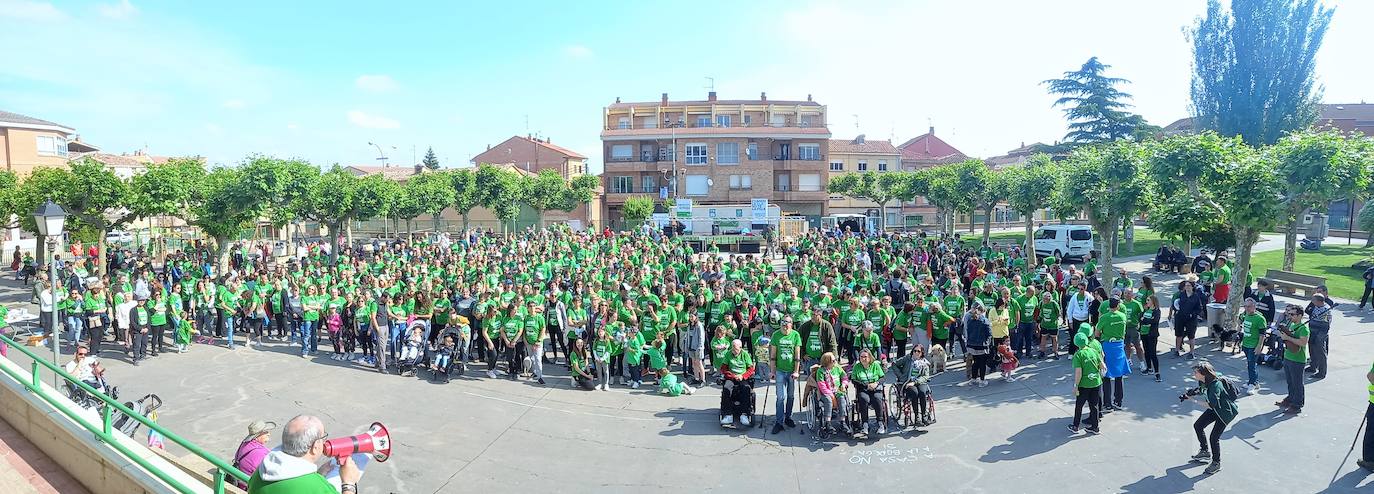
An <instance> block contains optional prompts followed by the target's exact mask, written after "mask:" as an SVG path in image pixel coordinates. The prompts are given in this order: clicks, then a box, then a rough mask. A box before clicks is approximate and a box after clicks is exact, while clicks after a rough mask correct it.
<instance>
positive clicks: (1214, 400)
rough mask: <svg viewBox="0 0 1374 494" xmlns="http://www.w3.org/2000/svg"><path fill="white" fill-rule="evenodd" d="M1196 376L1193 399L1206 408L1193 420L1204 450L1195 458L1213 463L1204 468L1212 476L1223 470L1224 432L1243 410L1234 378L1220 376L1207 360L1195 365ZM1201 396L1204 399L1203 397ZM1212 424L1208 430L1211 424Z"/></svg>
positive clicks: (1195, 460) (1200, 446)
mask: <svg viewBox="0 0 1374 494" xmlns="http://www.w3.org/2000/svg"><path fill="white" fill-rule="evenodd" d="M1193 379H1197V381H1198V389H1197V390H1196V391H1198V392H1196V393H1190V395H1191V397H1192V398H1193V401H1195V402H1197V403H1198V404H1200V405H1202V406H1203V408H1205V409H1206V410H1205V411H1203V412H1202V416H1200V417H1198V418H1197V421H1195V422H1193V432H1195V433H1196V434H1197V442H1198V446H1199V448H1200V449H1198V452H1197V454H1195V455H1193V461H1194V462H1198V463H1203V462H1210V463H1208V465H1207V469H1206V470H1204V471H1203V473H1206V474H1207V475H1211V474H1214V473H1217V472H1219V471H1221V432H1222V431H1223V430H1225V429H1226V426H1227V425H1229V424H1230V423H1231V421H1233V420H1235V418H1236V414H1237V413H1239V409H1237V408H1236V398H1237V397H1238V396H1239V395H1238V394H1237V393H1236V388H1235V385H1233V384H1231V381H1230V380H1227V379H1226V378H1223V377H1221V376H1218V375H1217V371H1216V369H1213V368H1212V364H1211V363H1210V362H1207V361H1202V362H1198V363H1197V365H1194V366H1193ZM1199 398H1201V399H1199ZM1209 425H1210V426H1212V430H1211V432H1207V430H1206V429H1207V426H1209Z"/></svg>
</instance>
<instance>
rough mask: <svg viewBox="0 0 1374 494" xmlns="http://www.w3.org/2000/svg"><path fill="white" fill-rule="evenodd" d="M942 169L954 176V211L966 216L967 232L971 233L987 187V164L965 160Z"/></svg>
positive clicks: (974, 160)
mask: <svg viewBox="0 0 1374 494" xmlns="http://www.w3.org/2000/svg"><path fill="white" fill-rule="evenodd" d="M943 167H945V168H949V169H950V170H951V173H952V174H953V175H954V184H953V186H954V191H953V192H954V194H953V200H954V206H953V207H954V211H955V212H958V213H964V214H967V215H968V231H969V233H973V226H974V221H973V216H974V214H975V213H977V211H978V208H979V206H980V201H979V200H980V198H981V196H982V195H983V189H984V188H986V187H988V186H989V181H990V178H989V176H988V175H989V174H988V167H987V164H985V163H983V160H980V159H967V160H964V161H961V162H958V163H954V164H950V165H944V166H943Z"/></svg>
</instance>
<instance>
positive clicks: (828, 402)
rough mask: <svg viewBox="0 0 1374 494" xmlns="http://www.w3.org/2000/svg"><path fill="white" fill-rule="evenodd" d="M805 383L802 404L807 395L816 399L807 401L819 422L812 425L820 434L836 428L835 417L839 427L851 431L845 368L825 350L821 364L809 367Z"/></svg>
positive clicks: (826, 433)
mask: <svg viewBox="0 0 1374 494" xmlns="http://www.w3.org/2000/svg"><path fill="white" fill-rule="evenodd" d="M806 384H807V385H806V390H805V391H804V392H803V393H802V403H808V401H807V400H808V397H811V398H815V402H809V403H811V404H812V413H813V414H815V416H816V417H817V419H818V420H817V421H818V422H819V423H818V424H815V425H814V427H816V429H817V430H818V431H820V432H821V434H822V435H823V436H824V435H828V434H829V433H830V432H833V431H834V430H835V426H834V421H835V420H834V419H838V420H839V422H840V428H841V429H843V430H844V432H845V433H846V434H852V431H851V430H850V428H849V420H848V419H847V417H848V416H849V400H848V399H847V398H846V396H847V394H846V388H847V387H848V384H849V376H848V375H847V374H846V373H845V371H844V367H841V366H839V365H838V364H836V363H835V354H834V353H831V352H825V353H824V354H822V355H821V363H819V364H815V365H812V366H811V371H810V374H809V375H808V377H807V383H806Z"/></svg>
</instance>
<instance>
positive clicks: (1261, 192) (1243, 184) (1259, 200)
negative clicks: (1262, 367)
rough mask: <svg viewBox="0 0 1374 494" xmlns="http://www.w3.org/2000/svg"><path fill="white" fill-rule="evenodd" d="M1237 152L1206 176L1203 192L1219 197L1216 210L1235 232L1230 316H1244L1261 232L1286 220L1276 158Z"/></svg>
mask: <svg viewBox="0 0 1374 494" xmlns="http://www.w3.org/2000/svg"><path fill="white" fill-rule="evenodd" d="M1237 149H1238V151H1237V152H1236V153H1235V154H1233V155H1232V157H1231V159H1228V160H1226V161H1223V162H1222V163H1221V166H1218V167H1216V168H1215V169H1213V171H1212V172H1211V173H1208V174H1206V175H1203V188H1204V189H1206V190H1209V191H1212V192H1213V194H1212V195H1213V196H1215V197H1216V199H1215V200H1213V201H1211V202H1212V203H1213V204H1212V206H1213V207H1215V208H1216V209H1218V210H1220V211H1222V222H1223V223H1224V224H1225V225H1226V226H1227V227H1229V228H1231V229H1232V230H1233V231H1234V232H1235V246H1236V259H1235V265H1234V266H1233V267H1232V270H1233V271H1232V273H1231V295H1230V297H1229V298H1228V299H1227V301H1226V304H1227V306H1228V307H1230V313H1231V314H1235V315H1238V314H1240V303H1241V301H1242V297H1244V296H1245V295H1244V294H1245V287H1246V284H1247V282H1246V279H1247V278H1248V277H1249V275H1250V260H1251V257H1252V254H1253V252H1254V246H1255V244H1256V243H1258V242H1259V239H1260V232H1264V231H1269V230H1271V229H1273V228H1274V227H1275V226H1276V225H1277V224H1278V222H1279V219H1280V218H1281V217H1282V211H1283V204H1282V202H1281V201H1280V200H1278V198H1279V197H1281V196H1282V194H1283V191H1284V184H1283V181H1282V178H1281V177H1280V175H1279V174H1278V173H1275V170H1276V168H1277V164H1276V163H1275V159H1274V157H1273V156H1272V155H1269V153H1264V154H1261V153H1255V152H1251V151H1249V150H1248V149H1246V148H1244V147H1237ZM1201 197H1203V198H1204V199H1205V198H1207V197H1208V196H1207V195H1202V196H1201ZM1205 200H1210V199H1205ZM1233 322H1234V321H1233Z"/></svg>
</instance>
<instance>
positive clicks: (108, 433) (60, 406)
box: [0, 334, 248, 494]
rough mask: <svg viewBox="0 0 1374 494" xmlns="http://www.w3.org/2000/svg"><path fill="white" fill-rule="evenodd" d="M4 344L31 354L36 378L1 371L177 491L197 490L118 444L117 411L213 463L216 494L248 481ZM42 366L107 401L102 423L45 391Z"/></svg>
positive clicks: (70, 380) (192, 446)
mask: <svg viewBox="0 0 1374 494" xmlns="http://www.w3.org/2000/svg"><path fill="white" fill-rule="evenodd" d="M0 341H4V342H5V343H6V344H8V345H9V346H10V348H12V349H15V350H19V351H20V352H21V353H23V354H24V355H27V356H28V357H29V358H30V359H32V361H33V363H32V367H31V369H30V373H31V374H32V375H31V376H29V377H28V378H27V379H26V378H25V376H23V375H22V374H20V373H19V372H17V371H14V370H12V369H10V368H9V367H3V366H0V370H4V371H5V374H8V375H9V376H10V377H12V378H14V380H16V381H19V382H20V383H22V384H23V385H24V387H25V388H28V390H29V391H30V392H32V393H34V394H36V395H38V396H39V397H40V398H43V400H44V401H47V402H48V403H49V404H51V405H52V406H53V408H55V409H57V410H58V411H60V412H62V414H63V415H66V416H67V417H70V418H71V419H72V420H73V421H75V422H76V423H78V424H81V426H82V427H85V428H86V430H88V431H91V432H92V433H94V434H95V437H96V439H99V440H100V441H101V442H103V443H105V444H108V445H110V446H111V447H113V448H114V449H115V450H116V451H119V453H120V454H121V455H123V456H124V457H125V458H128V459H129V460H131V461H133V462H134V463H137V464H138V465H139V466H141V467H143V469H144V470H147V471H148V472H150V473H152V474H153V475H154V476H156V477H157V478H159V479H161V480H162V481H163V482H166V483H167V484H168V485H170V486H172V488H174V489H176V490H177V492H182V493H187V494H189V493H193V492H196V491H195V490H193V489H192V487H190V486H187V485H186V484H183V483H182V482H181V481H180V480H178V479H177V478H175V477H173V476H172V475H171V474H169V473H167V472H165V471H163V470H162V469H161V468H158V467H157V466H154V465H153V464H152V463H151V462H149V461H148V460H147V459H145V458H143V457H142V456H140V455H137V454H135V453H134V452H133V450H131V449H129V447H128V446H125V445H124V444H123V443H120V442H119V441H115V440H114V436H115V435H116V434H122V433H121V432H117V431H114V430H113V429H114V426H113V423H114V411H115V410H118V411H120V412H122V413H124V414H125V415H128V416H129V417H132V418H133V419H134V420H137V421H138V422H139V423H141V424H143V425H145V426H147V427H148V428H149V429H152V430H154V431H157V432H158V433H160V434H162V436H163V437H164V438H166V439H167V440H170V441H172V442H174V443H176V444H179V445H181V447H183V448H186V450H187V451H190V452H192V453H194V454H195V455H196V456H199V457H201V458H204V459H205V460H206V461H208V462H210V464H212V465H214V466H215V476H214V477H215V478H214V480H215V484H214V486H213V487H214V490H215V494H224V483H225V481H226V480H227V477H233V478H235V479H238V480H241V481H243V482H248V475H247V474H245V473H243V472H240V471H239V469H237V468H234V467H233V466H231V465H229V464H228V463H225V462H224V460H222V459H220V458H219V457H216V456H215V455H212V454H210V453H207V452H205V450H203V449H201V448H200V447H199V446H196V445H195V444H192V443H191V442H190V441H187V440H186V439H183V438H182V437H181V436H178V435H176V434H174V433H172V431H169V430H167V429H165V428H163V427H162V426H160V425H157V423H156V422H153V421H152V420H148V418H147V417H144V416H143V415H142V414H139V413H137V412H134V411H133V410H130V409H129V407H126V406H124V405H123V404H121V403H119V402H117V401H115V400H112V399H110V397H108V396H105V393H101V392H99V391H96V390H95V388H92V387H90V385H88V384H86V383H83V382H81V380H79V379H77V378H76V377H73V376H72V375H71V374H68V373H67V372H66V371H65V370H63V369H62V368H60V367H58V366H57V365H55V364H53V363H52V362H48V361H47V360H44V359H43V358H42V357H39V356H38V355H35V354H34V353H33V352H32V351H29V349H28V348H25V347H24V345H22V344H20V343H19V342H16V341H15V340H13V339H11V338H10V337H9V336H7V335H3V334H0ZM40 367H46V368H47V369H48V370H49V371H52V372H56V373H57V375H59V376H62V379H64V380H66V381H67V382H68V383H70V384H71V385H73V386H76V387H78V388H81V390H82V391H85V392H86V393H89V394H90V395H91V396H94V397H96V398H98V399H99V400H100V401H101V402H103V403H104V404H105V406H103V407H101V413H100V424H91V423H90V422H88V421H87V420H86V418H85V417H82V416H81V415H79V414H78V413H77V412H76V411H74V410H72V409H71V408H69V407H67V405H66V404H64V403H62V402H61V400H59V399H58V398H57V397H54V396H52V395H50V394H49V392H48V390H47V389H45V388H43V386H42V385H40V384H39V383H40V379H39V374H38V373H39V368H40ZM58 392H59V393H60V392H61V391H60V390H59V391H58Z"/></svg>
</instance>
